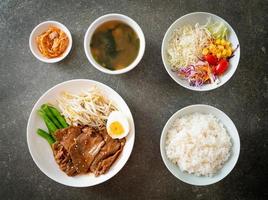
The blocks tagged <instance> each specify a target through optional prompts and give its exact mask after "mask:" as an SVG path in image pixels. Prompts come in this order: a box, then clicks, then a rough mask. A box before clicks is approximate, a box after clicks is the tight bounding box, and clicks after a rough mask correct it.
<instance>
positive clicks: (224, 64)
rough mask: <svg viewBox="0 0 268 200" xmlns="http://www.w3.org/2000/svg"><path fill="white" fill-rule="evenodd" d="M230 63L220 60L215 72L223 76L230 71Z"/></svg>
mask: <svg viewBox="0 0 268 200" xmlns="http://www.w3.org/2000/svg"><path fill="white" fill-rule="evenodd" d="M228 66H229V63H228V61H227V60H225V59H222V60H220V62H219V64H218V65H217V66H216V68H215V72H216V74H217V75H221V74H223V73H224V72H225V71H226V70H227V69H228Z"/></svg>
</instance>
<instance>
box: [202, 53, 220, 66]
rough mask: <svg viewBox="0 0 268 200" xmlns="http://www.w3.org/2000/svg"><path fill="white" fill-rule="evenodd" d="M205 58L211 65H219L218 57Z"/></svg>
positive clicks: (209, 56)
mask: <svg viewBox="0 0 268 200" xmlns="http://www.w3.org/2000/svg"><path fill="white" fill-rule="evenodd" d="M204 58H205V60H206V61H207V62H208V63H209V64H210V65H217V64H218V59H217V57H216V56H213V55H212V54H208V55H206V56H204Z"/></svg>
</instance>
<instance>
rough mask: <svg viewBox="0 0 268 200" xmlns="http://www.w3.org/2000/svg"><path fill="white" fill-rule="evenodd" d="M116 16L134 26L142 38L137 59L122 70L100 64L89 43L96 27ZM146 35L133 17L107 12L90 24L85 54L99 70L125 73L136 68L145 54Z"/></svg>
mask: <svg viewBox="0 0 268 200" xmlns="http://www.w3.org/2000/svg"><path fill="white" fill-rule="evenodd" d="M114 18H116V19H117V20H119V21H120V20H122V21H123V22H124V23H127V24H128V25H129V26H130V27H131V28H133V30H134V31H135V32H136V34H137V35H138V37H139V39H140V48H139V53H138V55H137V57H136V59H135V60H134V61H133V62H132V63H131V64H130V65H129V66H127V67H125V68H123V69H120V70H109V69H106V68H104V67H102V66H101V65H100V64H98V63H97V62H96V61H95V60H94V58H93V56H92V54H91V51H90V48H89V43H90V40H91V37H92V35H93V33H94V31H95V30H96V28H98V27H99V26H100V25H101V24H102V23H104V22H107V21H111V20H114ZM145 45H146V44H145V37H144V34H143V31H142V29H141V27H140V26H139V24H138V23H137V22H136V21H134V20H133V19H132V18H130V17H128V16H126V15H123V14H117V13H110V14H106V15H103V16H101V17H99V18H97V19H96V20H95V21H94V22H92V24H91V25H90V26H89V28H88V29H87V31H86V34H85V37H84V50H85V54H86V56H87V58H88V60H89V62H90V63H91V64H92V65H93V66H94V67H95V68H96V69H98V70H100V71H101V72H104V73H107V74H112V75H115V74H123V73H126V72H128V71H130V70H132V69H134V68H135V67H136V66H137V65H138V64H139V62H140V61H141V59H142V57H143V55H144V51H145Z"/></svg>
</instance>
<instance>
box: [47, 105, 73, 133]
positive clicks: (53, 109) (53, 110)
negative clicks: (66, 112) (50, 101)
mask: <svg viewBox="0 0 268 200" xmlns="http://www.w3.org/2000/svg"><path fill="white" fill-rule="evenodd" d="M48 107H49V109H50V110H51V112H52V113H53V115H54V116H55V117H56V118H57V120H58V121H59V122H60V123H61V125H62V126H63V127H64V128H66V127H68V126H69V125H68V124H67V123H66V121H65V119H64V117H62V116H61V114H60V112H59V111H58V110H57V109H56V108H54V107H52V106H48Z"/></svg>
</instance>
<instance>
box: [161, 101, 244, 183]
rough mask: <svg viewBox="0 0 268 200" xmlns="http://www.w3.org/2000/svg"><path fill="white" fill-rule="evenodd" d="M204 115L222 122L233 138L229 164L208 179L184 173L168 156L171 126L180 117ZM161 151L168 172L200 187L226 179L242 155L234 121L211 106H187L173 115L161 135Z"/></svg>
mask: <svg viewBox="0 0 268 200" xmlns="http://www.w3.org/2000/svg"><path fill="white" fill-rule="evenodd" d="M196 112H199V113H204V114H212V115H214V116H215V117H216V118H218V119H219V120H220V122H221V123H222V124H223V125H224V127H225V128H226V130H227V132H228V134H229V135H230V137H231V142H232V149H231V155H230V157H229V159H228V160H227V162H226V163H225V164H224V165H223V167H222V169H220V170H219V171H218V172H217V173H216V174H215V175H214V176H212V177H206V176H195V175H193V174H188V173H186V172H182V171H181V170H180V168H179V167H178V166H177V165H176V164H174V163H172V162H171V161H170V160H169V159H168V158H167V155H166V150H165V146H166V136H167V132H168V130H169V129H170V128H171V126H172V125H173V123H174V120H175V119H177V118H178V117H183V116H185V115H189V114H193V113H196ZM160 151H161V156H162V159H163V161H164V163H165V165H166V167H167V168H168V170H169V171H170V172H171V173H172V174H173V175H174V176H175V177H176V178H178V179H180V180H181V181H183V182H185V183H188V184H191V185H199V186H205V185H210V184H213V183H216V182H218V181H220V180H222V179H223V178H224V177H226V176H227V175H228V174H229V173H230V172H231V171H232V169H233V168H234V166H235V165H236V162H237V160H238V157H239V153H240V139H239V135H238V131H237V129H236V127H235V125H234V123H233V122H232V120H231V119H230V118H229V117H228V116H227V115H226V114H225V113H224V112H222V111H221V110H219V109H217V108H215V107H212V106H209V105H203V104H197V105H191V106H187V107H185V108H183V109H181V110H179V111H177V112H176V113H175V114H173V115H172V116H171V117H170V119H169V120H168V121H167V123H166V125H165V127H164V129H163V131H162V135H161V139H160Z"/></svg>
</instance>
